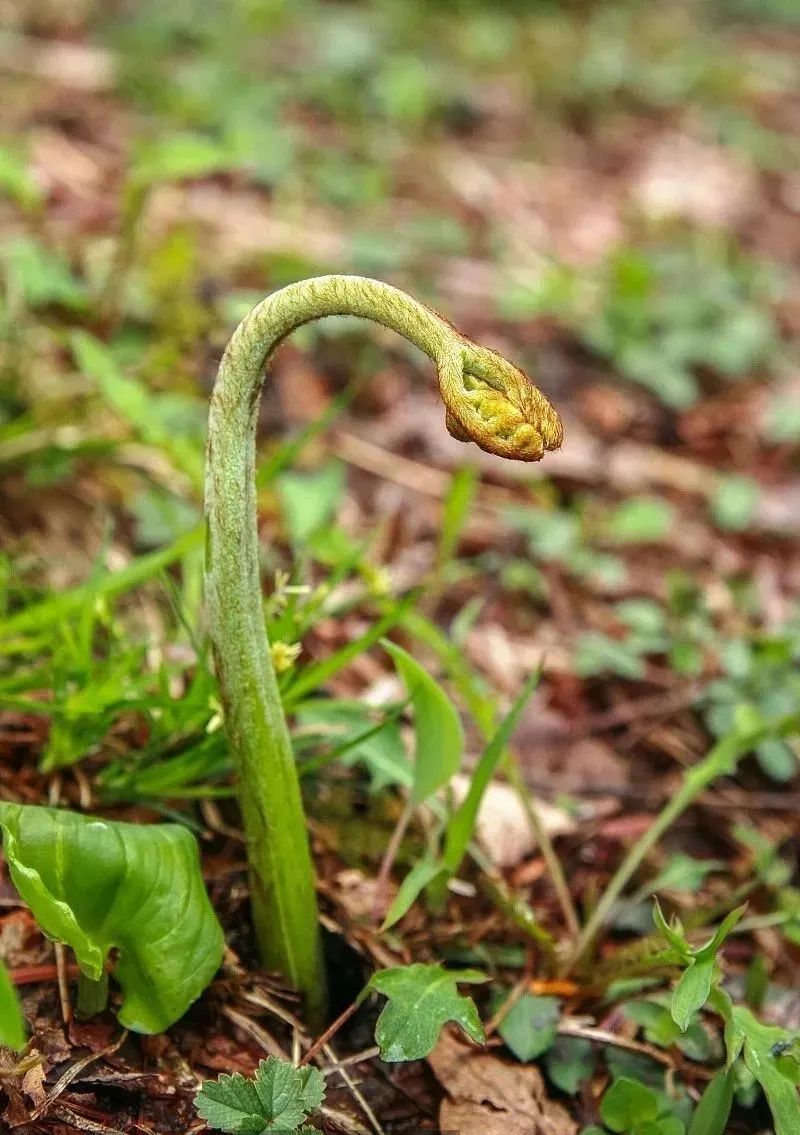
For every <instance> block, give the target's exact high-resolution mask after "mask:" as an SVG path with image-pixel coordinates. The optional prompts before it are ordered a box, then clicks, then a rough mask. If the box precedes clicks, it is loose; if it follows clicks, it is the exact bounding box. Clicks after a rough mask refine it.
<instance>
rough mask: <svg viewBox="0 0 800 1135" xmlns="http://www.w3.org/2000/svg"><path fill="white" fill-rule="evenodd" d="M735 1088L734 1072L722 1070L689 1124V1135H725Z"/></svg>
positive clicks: (703, 1097)
mask: <svg viewBox="0 0 800 1135" xmlns="http://www.w3.org/2000/svg"><path fill="white" fill-rule="evenodd" d="M734 1087H735V1084H734V1078H733V1073H732V1072H729V1071H728V1072H726V1071H725V1069H724V1068H723V1069H721V1070H720V1071H719V1072H717V1074H716V1076H715V1077H714V1079H713V1080H712V1081H711V1082H710V1083H709V1084H708V1085H707V1087H706V1090H705V1091H704V1092H703V1095H702V1096H701V1098H700V1102H699V1104H698V1105H697V1110H696V1111H695V1113H694V1115H693V1116H692V1122H691V1123H690V1124H689V1131H688V1135H725V1131H726V1130H727V1126H728V1116H729V1115H730V1113H731V1106H732V1104H733V1089H734Z"/></svg>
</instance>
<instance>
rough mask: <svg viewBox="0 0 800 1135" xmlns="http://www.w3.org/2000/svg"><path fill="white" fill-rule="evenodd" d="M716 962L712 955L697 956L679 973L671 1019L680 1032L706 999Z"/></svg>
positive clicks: (683, 1030)
mask: <svg viewBox="0 0 800 1135" xmlns="http://www.w3.org/2000/svg"><path fill="white" fill-rule="evenodd" d="M716 964H717V960H716V958H715V957H714V956H713V955H712V956H711V957H709V958H697V959H695V960H694V961H693V962H692V964H691V965H690V966H689V967H688V968H687V969H685V970H684V971H683V973H682V974H681V978H680V981H679V982H678V984H677V985H676V986H675V991H674V993H673V994H672V1019H673V1021H674V1022H675V1024H676V1025H677V1026H678V1027H679V1028H680V1030H681V1032H686V1030H687V1029H688V1027H689V1022H690V1021H691V1019H692V1017H693V1016H694V1014H695V1013H697V1012H698V1011H699V1010H700V1009H702V1008H703V1006H704V1005H705V1003H706V1001H707V1000H708V995H709V993H710V992H711V982H712V980H713V978H714V969H715V967H716Z"/></svg>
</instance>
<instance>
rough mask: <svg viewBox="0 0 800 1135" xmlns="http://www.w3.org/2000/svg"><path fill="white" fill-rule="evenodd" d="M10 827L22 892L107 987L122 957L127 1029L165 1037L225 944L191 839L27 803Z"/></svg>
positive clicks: (11, 809) (11, 862) (5, 814)
mask: <svg viewBox="0 0 800 1135" xmlns="http://www.w3.org/2000/svg"><path fill="white" fill-rule="evenodd" d="M0 830H2V833H3V849H4V852H5V857H6V861H7V863H8V866H9V870H10V872H11V878H12V880H13V882H14V885H15V886H16V888H17V890H18V891H19V893H20V895H21V896H22V898H23V899H24V900H25V902H26V903H27V904H28V906H29V907H30V908H31V910H32V911H33V914H34V916H35V918H36V920H37V921H38V923H39V925H40V926H41V927H42V929H43V930H44V932H45V933H46V934H47V935H48V936H49V937H50V938H53V939H55V940H56V941H58V942H65V943H66V944H67V945H68V946H71V947H72V949H73V950H74V951H75V956H76V958H77V960H78V965H79V966H80V967H81V970H82V971H83V972H84V973H85V974H86V975H87V976H88V977H90V978H92V979H93V980H95V981H98V980H99V979H100V978H101V976H102V974H103V970H104V967H105V963H106V959H107V958H108V955H109V951H110V950H112V949H117V950H118V952H119V956H118V960H117V964H116V968H115V971H114V976H115V978H116V980H117V981H118V982H119V985H120V987H121V989H122V992H123V1001H122V1006H121V1008H120V1011H119V1019H120V1021H121V1023H122V1024H123V1025H124V1026H125V1027H126V1028H129V1029H132V1030H133V1031H134V1032H141V1033H158V1032H163V1030H164V1029H166V1028H168V1027H169V1026H170V1025H171V1024H173V1023H174V1022H175V1021H177V1020H178V1018H179V1017H181V1016H182V1015H183V1014H184V1013H185V1012H186V1010H187V1009H188V1007H189V1006H190V1005H191V1003H192V1002H193V1001H194V1000H195V999H196V998H197V997H199V996H200V994H201V993H202V992H203V990H204V989H205V987H206V986H207V985H208V983H209V982H210V981H211V979H212V977H213V976H214V974H215V972H216V970H217V969H218V967H219V964H220V962H221V960H222V951H223V947H224V940H223V934H222V927H221V926H220V924H219V922H218V921H217V918H216V915H215V914H214V911H213V909H212V907H211V903H210V902H209V899H208V895H207V894H206V890H205V887H204V885H203V879H202V875H201V874H200V860H199V856H198V854H197V844H196V843H195V841H194V839H193V838H192V836H191V835H190V833H189V832H188V831H187V830H186V829H185V828H182V827H180V826H179V825H177V824H151V825H141V826H140V825H138V824H124V823H112V822H110V821H107V820H100V819H95V818H93V817H91V816H81V815H76V814H75V813H72V812H64V811H59V810H57V809H54V808H38V807H33V806H30V807H28V806H23V805H20V804H0Z"/></svg>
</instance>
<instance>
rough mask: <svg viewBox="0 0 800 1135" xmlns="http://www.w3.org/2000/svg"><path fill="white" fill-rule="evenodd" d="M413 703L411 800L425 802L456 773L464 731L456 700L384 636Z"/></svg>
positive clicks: (387, 648) (462, 748) (459, 761)
mask: <svg viewBox="0 0 800 1135" xmlns="http://www.w3.org/2000/svg"><path fill="white" fill-rule="evenodd" d="M383 645H384V646H385V648H386V650H387V651H388V652H389V654H391V656H392V659H393V661H394V664H395V667H396V668H397V672H398V674H399V675H400V677H401V678H402V679H403V682H404V684H405V687H406V689H407V690H408V694H409V697H410V698H411V702H412V704H413V706H414V727H415V734H416V744H415V750H414V784H413V787H412V789H411V803H412V804H422V803H423V801H425V800H427V799H428V797H429V796H433V794H434V793H435V792H438V791H439V789H440V788H443V787H444V785H445V784H447V782H448V781H449V780H450V778H451V777H452V776H454V775H455V774H456V773H457V772H458V769H459V765H460V764H461V756H462V753H463V750H464V734H463V730H462V728H461V719H460V718H459V716H458V714H457V713H456V710H455V708H454V706H453V703H452V702H451V701H450V699H449V698H448V696H447V694H446V693H445V692H444V690H443V689H442V687H441V686H440V685H439V683H438V682H435V681H434V680H433V678H432V677H431V676H430V674H429V673H428V672H427V670H425V669H423V667H422V666H420V664H419V662H417V660H416V659H415V658H412V656H411V655H410V654H409V653H408V652H407V651H405V650H403V649H402V647H400V646H397V645H396V643H393V642H389V641H388V640H384V643H383Z"/></svg>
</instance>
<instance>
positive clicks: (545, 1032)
mask: <svg viewBox="0 0 800 1135" xmlns="http://www.w3.org/2000/svg"><path fill="white" fill-rule="evenodd" d="M559 1008H560V1002H559V1000H558V998H557V997H535V996H534V995H533V994H532V993H524V994H523V995H522V997H520V998H519V1000H518V1001H516V1002H515V1003H514V1005H512V1007H511V1008H510V1009H509V1011H508V1013H506V1015H505V1017H504V1018H503V1020H502V1021H501V1023H500V1027H499V1029H498V1031H499V1033H500V1036H501V1037H502V1038H503V1040H504V1041H505V1043H506V1044H507V1045H508V1047H509V1048H510V1049H511V1051H512V1052H513V1053H514V1055H515V1056H516V1058H517V1059H518V1060H521V1061H522V1063H523V1064H527V1063H528V1062H529V1061H531V1060H535V1059H536V1057H537V1056H541V1055H542V1053H543V1052H546V1051H547V1050H548V1048H550V1046H551V1045H552V1044H553V1042H554V1041H555V1039H556V1028H557V1026H558V1018H559Z"/></svg>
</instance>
